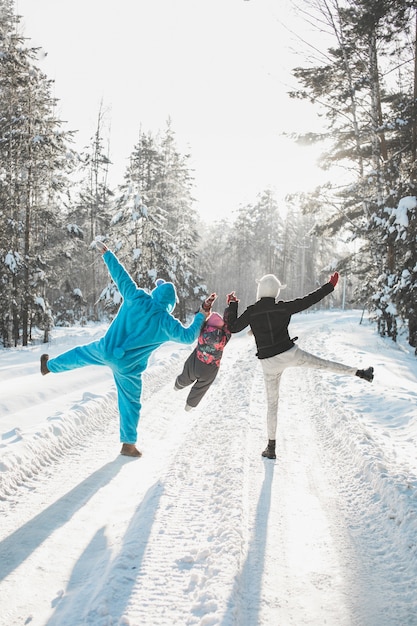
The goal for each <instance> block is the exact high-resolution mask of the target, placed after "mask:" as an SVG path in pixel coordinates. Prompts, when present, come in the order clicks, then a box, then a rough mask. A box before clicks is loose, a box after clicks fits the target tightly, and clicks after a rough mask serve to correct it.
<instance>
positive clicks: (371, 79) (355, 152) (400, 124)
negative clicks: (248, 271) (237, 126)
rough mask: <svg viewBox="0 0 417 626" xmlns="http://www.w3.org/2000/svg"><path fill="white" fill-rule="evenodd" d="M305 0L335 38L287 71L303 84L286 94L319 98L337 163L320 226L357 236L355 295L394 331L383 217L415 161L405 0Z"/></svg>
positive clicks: (327, 162)
mask: <svg viewBox="0 0 417 626" xmlns="http://www.w3.org/2000/svg"><path fill="white" fill-rule="evenodd" d="M308 6H309V7H311V10H312V11H313V10H314V11H315V12H316V13H315V16H316V17H317V16H318V20H319V23H320V27H323V24H324V23H325V24H326V25H327V29H328V30H329V31H331V32H333V34H334V38H335V46H334V47H333V48H329V49H328V50H327V52H326V53H325V52H323V56H322V60H321V62H316V63H315V64H313V65H312V66H311V67H309V68H297V69H296V70H295V72H294V73H295V75H296V77H297V78H298V79H299V80H300V82H301V83H302V86H303V87H302V89H300V90H299V91H297V92H294V93H293V94H292V95H293V96H294V97H301V98H309V99H310V100H311V101H312V102H314V103H316V104H319V105H321V107H322V110H323V111H324V112H325V116H326V119H327V125H328V133H323V135H322V136H325V137H327V138H328V139H329V140H330V141H329V143H330V148H329V149H328V150H327V153H325V154H324V155H323V159H322V163H323V165H324V166H326V167H328V166H334V165H335V164H337V165H338V166H341V167H343V168H344V169H345V175H344V176H343V177H342V179H338V180H337V183H336V185H337V186H338V187H339V188H338V189H336V188H335V187H336V186H335V185H333V186H329V187H327V188H326V189H325V190H324V192H325V193H323V198H322V201H323V206H325V207H326V208H329V207H334V210H333V211H330V212H328V213H327V214H326V215H325V216H324V219H323V220H322V230H321V232H325V231H328V232H339V231H340V230H345V231H350V233H351V236H352V239H356V240H357V241H359V240H360V241H362V242H363V245H362V246H361V248H360V250H359V252H358V254H359V255H360V258H359V259H358V262H356V263H355V264H352V266H351V269H352V271H353V269H354V265H355V266H356V271H361V272H362V276H361V278H362V280H361V286H362V294H367V297H368V304H369V307H370V309H371V310H374V311H375V314H376V317H377V319H378V320H379V324H380V328H381V332H388V334H390V335H391V336H392V337H393V338H395V333H396V328H395V327H396V319H395V318H396V315H397V309H396V307H395V306H394V303H393V293H392V290H391V288H392V285H393V281H394V282H395V280H396V279H395V278H393V277H395V276H397V275H399V272H400V269H401V268H400V267H399V266H398V264H397V263H398V258H397V255H396V252H395V245H394V237H393V234H392V232H390V231H389V228H388V231H387V226H388V225H389V219H387V218H388V216H389V214H390V213H391V211H392V210H394V209H395V208H396V207H397V206H398V203H399V201H400V199H401V197H403V196H404V195H408V194H410V195H412V194H414V193H415V181H414V179H415V174H414V173H413V171H414V165H413V164H412V163H411V162H410V159H409V158H408V157H407V153H408V154H410V148H412V142H411V141H410V137H412V136H413V134H412V133H413V129H415V115H414V116H413V111H415V104H414V101H415V100H414V97H415V96H414V84H415V83H414V63H413V62H412V59H413V57H414V55H413V42H411V40H410V35H411V30H410V29H411V26H412V24H414V20H415V12H414V8H413V3H409V2H407V1H406V0H404V1H399V2H395V3H392V2H379V3H375V2H372V1H371V0H357V1H356V2H352V3H339V2H336V1H331V2H326V3H324V4H323V3H319V2H310V3H309V5H308ZM312 15H313V13H312V14H311V16H312ZM311 16H310V17H311ZM400 68H401V69H400ZM311 139H312V138H311V136H310V137H309V140H311ZM313 139H314V137H313ZM411 161H412V159H411ZM405 187H408V191H407V192H406V193H404V191H405Z"/></svg>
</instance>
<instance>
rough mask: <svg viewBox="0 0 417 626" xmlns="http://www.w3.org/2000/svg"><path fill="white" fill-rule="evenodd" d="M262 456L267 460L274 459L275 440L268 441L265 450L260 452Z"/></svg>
mask: <svg viewBox="0 0 417 626" xmlns="http://www.w3.org/2000/svg"><path fill="white" fill-rule="evenodd" d="M262 456H265V457H266V458H267V459H276V458H277V457H276V454H275V439H268V445H267V446H266V448H265V450H264V451H263V452H262Z"/></svg>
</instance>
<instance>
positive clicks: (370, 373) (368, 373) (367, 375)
mask: <svg viewBox="0 0 417 626" xmlns="http://www.w3.org/2000/svg"><path fill="white" fill-rule="evenodd" d="M355 376H359V378H363V379H364V380H367V381H368V382H369V383H371V382H372V381H373V379H374V368H373V367H368V369H366V370H358V371H357V372H356V374H355Z"/></svg>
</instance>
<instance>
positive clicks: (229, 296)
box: [226, 291, 239, 306]
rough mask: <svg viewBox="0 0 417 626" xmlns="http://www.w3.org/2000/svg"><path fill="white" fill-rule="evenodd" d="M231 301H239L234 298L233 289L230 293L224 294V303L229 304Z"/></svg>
mask: <svg viewBox="0 0 417 626" xmlns="http://www.w3.org/2000/svg"><path fill="white" fill-rule="evenodd" d="M231 302H239V299H238V298H236V294H235V292H234V291H232V292H231V293H228V294H227V296H226V304H227V305H228V306H229V304H230V303H231Z"/></svg>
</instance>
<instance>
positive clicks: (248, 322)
mask: <svg viewBox="0 0 417 626" xmlns="http://www.w3.org/2000/svg"><path fill="white" fill-rule="evenodd" d="M338 280H339V274H338V273H337V272H335V273H334V274H332V276H331V277H330V279H329V282H328V283H326V284H324V285H322V286H321V287H319V289H316V290H315V291H313V292H311V293H309V294H308V295H306V296H304V297H303V298H296V299H295V300H288V301H283V300H280V301H278V302H277V298H278V295H279V293H280V290H281V289H283V288H284V287H285V285H282V284H281V283H280V281H279V280H278V278H277V277H276V276H274V275H273V274H266V275H265V276H263V277H262V278H261V279H260V280H259V281H258V291H257V297H256V302H255V304H252V305H251V306H248V308H247V309H246V310H245V311H244V312H243V313H242V315H241V316H240V317H238V302H239V300H238V299H237V298H236V296H235V294H234V292H232V294H229V296H228V304H229V308H228V312H227V317H228V323H229V328H230V331H231V332H232V333H238V332H240V331H241V330H243V329H244V328H246V327H247V326H250V328H251V331H252V333H253V335H254V337H255V342H256V347H257V353H256V356H257V357H258V359H260V360H261V365H262V370H263V375H264V381H265V389H266V398H267V430H268V445H267V447H266V449H265V450H264V451H263V452H262V456H264V457H267V458H268V459H275V458H276V454H275V437H276V429H277V415H278V401H279V386H280V382H281V375H282V373H283V371H284V370H285V369H286V368H287V367H296V366H302V367H313V368H319V369H326V370H329V371H331V372H336V373H337V374H347V375H354V376H358V377H359V378H363V379H364V380H367V381H369V382H372V380H373V378H374V368H373V367H368V368H367V369H366V370H361V369H357V368H356V367H350V366H349V365H344V364H342V363H337V362H336V361H327V360H325V359H321V358H319V357H317V356H314V355H313V354H310V353H309V352H306V351H305V350H301V348H299V347H298V346H297V345H295V343H294V342H295V341H296V339H297V337H295V338H294V339H291V338H290V335H289V332H288V325H289V323H290V320H291V316H292V315H293V314H294V313H299V312H300V311H305V310H306V309H308V308H309V307H311V306H313V304H316V303H317V302H320V300H322V299H323V298H325V297H326V296H327V295H329V294H330V293H331V292H332V291H333V290H334V288H335V286H336V285H337V282H338Z"/></svg>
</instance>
